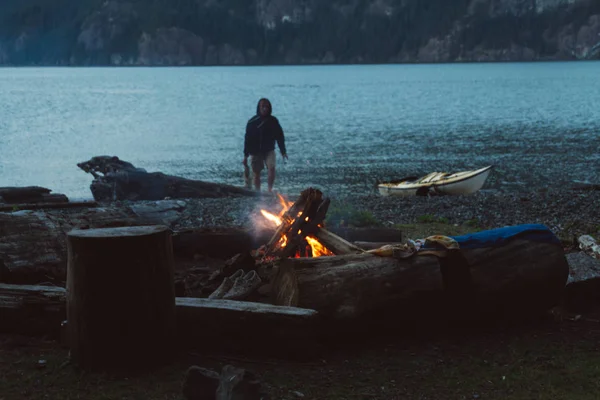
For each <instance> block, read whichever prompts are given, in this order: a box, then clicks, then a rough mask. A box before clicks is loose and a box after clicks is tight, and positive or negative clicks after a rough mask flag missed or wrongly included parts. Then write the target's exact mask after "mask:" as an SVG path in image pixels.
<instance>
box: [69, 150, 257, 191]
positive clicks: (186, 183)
mask: <svg viewBox="0 0 600 400" xmlns="http://www.w3.org/2000/svg"><path fill="white" fill-rule="evenodd" d="M77 166H78V167H79V168H81V169H82V170H83V171H85V172H88V173H90V174H92V176H93V177H94V180H93V181H92V184H91V186H90V189H91V191H92V195H93V196H94V199H95V200H96V201H101V202H111V201H116V200H162V199H164V198H172V199H181V198H206V197H229V196H250V197H256V196H263V195H264V193H262V192H257V191H254V190H250V189H246V188H244V187H237V186H232V185H226V184H220V183H213V182H204V181H198V180H192V179H186V178H181V177H178V176H173V175H166V174H163V173H161V172H147V171H146V170H145V169H142V168H136V167H134V166H133V164H131V163H129V162H127V161H123V160H119V158H118V157H111V156H96V157H92V158H91V159H90V160H88V161H85V162H81V163H78V164H77Z"/></svg>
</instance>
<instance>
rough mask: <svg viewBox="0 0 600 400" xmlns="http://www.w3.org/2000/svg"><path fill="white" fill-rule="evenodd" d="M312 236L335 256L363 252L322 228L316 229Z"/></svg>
mask: <svg viewBox="0 0 600 400" xmlns="http://www.w3.org/2000/svg"><path fill="white" fill-rule="evenodd" d="M314 236H315V237H316V238H317V239H318V240H319V242H321V243H322V244H323V245H324V246H325V247H326V248H328V249H329V250H331V251H332V252H333V253H334V254H336V255H345V254H360V253H363V252H364V250H363V249H361V248H360V247H357V246H355V245H354V244H352V243H350V242H348V241H347V240H344V239H342V238H341V237H339V236H338V235H336V234H334V233H332V232H330V231H328V230H327V229H324V228H317V230H316V232H315V234H314Z"/></svg>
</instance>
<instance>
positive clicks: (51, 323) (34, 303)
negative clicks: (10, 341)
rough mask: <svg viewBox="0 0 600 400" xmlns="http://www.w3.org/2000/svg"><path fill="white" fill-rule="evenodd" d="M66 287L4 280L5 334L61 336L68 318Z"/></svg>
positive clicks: (0, 317) (1, 319) (1, 312)
mask: <svg viewBox="0 0 600 400" xmlns="http://www.w3.org/2000/svg"><path fill="white" fill-rule="evenodd" d="M66 295H67V294H66V290H65V289H64V288H62V287H53V286H22V285H7V284H2V283H0V329H1V330H2V332H4V333H16V334H51V335H55V336H58V334H59V331H60V323H61V322H62V321H63V320H65V319H66V305H67V298H66Z"/></svg>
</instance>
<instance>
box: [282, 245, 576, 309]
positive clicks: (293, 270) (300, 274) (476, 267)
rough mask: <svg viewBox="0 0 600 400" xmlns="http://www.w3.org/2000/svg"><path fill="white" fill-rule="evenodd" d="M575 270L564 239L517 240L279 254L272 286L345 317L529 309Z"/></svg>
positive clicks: (557, 297) (544, 304) (557, 294)
mask: <svg viewBox="0 0 600 400" xmlns="http://www.w3.org/2000/svg"><path fill="white" fill-rule="evenodd" d="M568 273H569V266H568V263H567V260H566V258H565V256H564V254H563V252H562V248H561V247H560V246H559V245H556V244H553V243H543V242H536V241H527V240H522V239H514V240H511V241H510V242H509V243H507V244H506V245H504V246H501V247H497V248H482V249H472V250H461V251H448V252H447V255H446V256H445V257H438V256H435V255H413V256H411V257H407V258H401V259H400V258H394V257H380V256H376V255H373V254H359V255H347V256H335V257H320V258H296V259H285V260H279V261H277V262H276V263H275V267H274V269H273V272H272V274H273V275H272V277H271V280H272V282H273V286H272V288H271V292H272V294H273V296H274V297H275V298H279V299H284V300H285V301H290V299H292V301H291V303H290V304H291V305H294V306H297V307H305V308H311V309H314V310H317V311H319V312H320V313H321V314H323V315H324V316H329V317H334V318H341V319H349V318H350V319H352V318H357V317H359V316H362V315H366V314H369V313H373V312H377V311H381V310H387V311H389V312H393V313H394V318H396V319H397V320H403V319H405V318H411V319H412V318H413V317H417V318H418V317H419V315H434V314H439V315H446V316H449V317H451V318H455V317H469V316H474V315H482V314H494V315H498V314H499V313H500V314H503V313H508V314H518V313H525V314H527V313H531V312H537V311H540V310H546V309H548V308H550V307H553V306H555V305H557V304H558V303H559V302H560V301H561V298H562V295H563V291H564V287H565V284H566V282H567V277H568ZM293 299H297V300H296V301H294V300H293Z"/></svg>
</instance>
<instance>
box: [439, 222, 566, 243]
mask: <svg viewBox="0 0 600 400" xmlns="http://www.w3.org/2000/svg"><path fill="white" fill-rule="evenodd" d="M517 236H518V237H519V238H520V239H526V240H531V241H536V242H544V243H556V244H560V240H558V238H557V237H556V235H554V233H552V231H551V230H550V229H548V227H546V226H545V225H542V224H524V225H516V226H507V227H504V228H498V229H492V230H489V231H482V232H476V233H470V234H467V235H462V236H450V237H451V238H452V239H454V240H456V241H457V242H458V245H459V247H460V248H461V249H478V248H482V247H499V246H503V245H504V244H505V243H506V242H508V241H509V240H511V239H514V238H515V237H517Z"/></svg>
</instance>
